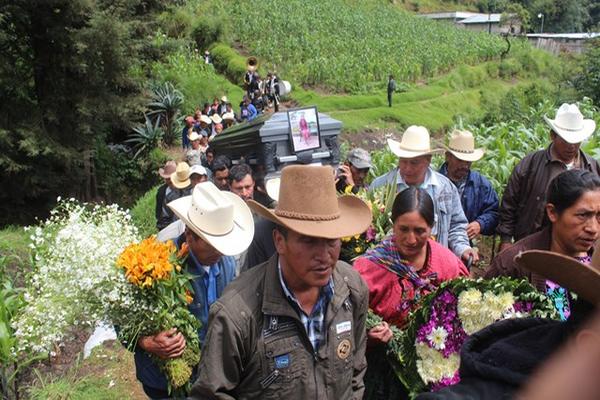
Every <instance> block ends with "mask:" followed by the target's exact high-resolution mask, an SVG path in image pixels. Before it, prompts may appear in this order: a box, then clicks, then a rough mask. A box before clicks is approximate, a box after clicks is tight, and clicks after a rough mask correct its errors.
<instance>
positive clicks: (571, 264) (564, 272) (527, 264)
mask: <svg viewBox="0 0 600 400" xmlns="http://www.w3.org/2000/svg"><path fill="white" fill-rule="evenodd" d="M515 261H516V262H517V264H519V265H520V266H522V267H523V268H526V269H528V270H530V271H533V272H535V273H537V274H540V275H542V276H544V277H545V278H546V279H550V280H551V281H553V282H555V283H557V284H558V285H560V286H563V287H565V288H567V289H569V290H570V291H572V292H574V293H577V295H579V296H581V297H582V298H584V299H585V300H587V301H588V302H590V303H592V304H600V290H598V289H599V288H600V240H599V241H597V242H596V244H595V245H594V253H593V254H592V262H591V264H590V265H585V264H583V263H580V262H579V261H577V260H575V259H574V258H571V257H567V256H564V255H562V254H558V253H553V252H551V251H545V250H529V251H524V252H522V253H520V254H518V255H517V256H516V257H515Z"/></svg>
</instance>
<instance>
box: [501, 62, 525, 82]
mask: <svg viewBox="0 0 600 400" xmlns="http://www.w3.org/2000/svg"><path fill="white" fill-rule="evenodd" d="M522 70H523V67H522V66H521V64H520V63H519V61H517V60H515V59H508V60H504V61H502V62H501V63H500V66H499V68H498V75H499V76H500V77H501V78H504V79H509V78H514V77H515V76H517V75H518V74H519V72H521V71H522Z"/></svg>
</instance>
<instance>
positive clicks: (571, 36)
mask: <svg viewBox="0 0 600 400" xmlns="http://www.w3.org/2000/svg"><path fill="white" fill-rule="evenodd" d="M527 37H528V38H545V39H594V38H597V37H600V33H599V32H596V33H529V34H527Z"/></svg>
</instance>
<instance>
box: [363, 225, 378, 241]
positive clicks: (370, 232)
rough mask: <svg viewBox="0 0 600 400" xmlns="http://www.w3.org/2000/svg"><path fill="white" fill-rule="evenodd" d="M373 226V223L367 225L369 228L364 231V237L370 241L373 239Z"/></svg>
mask: <svg viewBox="0 0 600 400" xmlns="http://www.w3.org/2000/svg"><path fill="white" fill-rule="evenodd" d="M375 234H376V232H375V228H374V227H373V225H371V226H369V228H368V229H367V232H366V233H365V237H366V239H367V241H369V242H372V241H373V240H375Z"/></svg>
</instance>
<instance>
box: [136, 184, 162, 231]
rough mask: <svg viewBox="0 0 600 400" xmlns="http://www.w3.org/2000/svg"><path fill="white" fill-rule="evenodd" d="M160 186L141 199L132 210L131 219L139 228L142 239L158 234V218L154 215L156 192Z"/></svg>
mask: <svg viewBox="0 0 600 400" xmlns="http://www.w3.org/2000/svg"><path fill="white" fill-rule="evenodd" d="M157 190H158V186H156V187H154V188H152V189H150V190H149V191H148V192H146V193H145V194H144V195H143V196H142V197H140V198H139V199H138V200H137V201H136V203H135V205H134V206H133V208H132V209H131V217H132V221H133V223H134V224H135V226H136V227H137V228H138V230H139V233H140V236H141V237H144V238H145V237H148V236H150V235H153V234H156V233H157V231H156V216H155V214H154V210H155V205H156V191H157Z"/></svg>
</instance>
